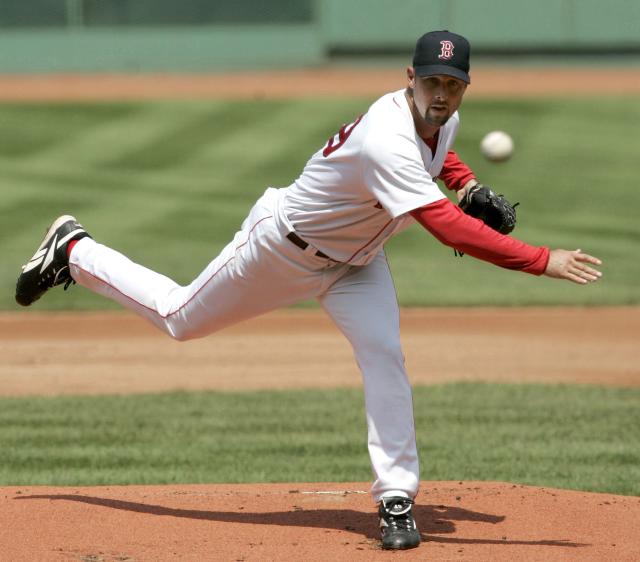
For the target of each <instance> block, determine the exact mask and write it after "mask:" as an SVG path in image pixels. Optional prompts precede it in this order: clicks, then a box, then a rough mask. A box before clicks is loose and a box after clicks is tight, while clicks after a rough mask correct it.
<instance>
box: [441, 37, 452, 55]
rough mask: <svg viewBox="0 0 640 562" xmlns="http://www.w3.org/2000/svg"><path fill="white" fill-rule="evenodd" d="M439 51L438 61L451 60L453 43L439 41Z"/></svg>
mask: <svg viewBox="0 0 640 562" xmlns="http://www.w3.org/2000/svg"><path fill="white" fill-rule="evenodd" d="M440 47H441V49H442V50H441V51H440V54H439V55H438V58H439V59H444V60H449V59H450V58H453V43H452V42H451V41H448V40H446V39H445V40H444V41H440Z"/></svg>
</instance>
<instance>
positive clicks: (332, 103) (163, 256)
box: [0, 98, 640, 309]
mask: <svg viewBox="0 0 640 562" xmlns="http://www.w3.org/2000/svg"><path fill="white" fill-rule="evenodd" d="M371 101H372V100H371V99H347V100H339V99H338V100H336V99H334V100H298V101H273V100H271V101H268V100H258V101H237V102H229V101H221V100H212V101H189V102H186V101H185V102H179V101H175V102H139V103H86V104H50V105H47V104H36V105H28V104H4V105H0V125H1V127H2V131H3V135H2V140H0V190H1V192H2V195H3V197H2V199H1V200H0V209H1V211H2V216H3V219H4V220H3V221H2V224H0V233H1V234H2V236H1V237H0V250H2V252H3V256H4V258H5V264H6V265H5V267H4V268H3V269H2V270H1V271H0V286H2V287H3V289H4V290H3V291H2V292H1V293H0V295H1V296H0V308H4V309H12V308H15V305H14V303H13V299H12V292H13V286H14V283H15V278H16V277H17V273H18V271H19V266H20V265H21V264H22V263H23V262H24V260H26V259H27V258H28V257H29V256H30V255H31V254H32V253H33V250H34V249H35V246H36V244H37V243H38V242H39V239H40V237H41V235H42V233H43V232H44V229H45V228H46V226H47V225H48V224H49V223H50V222H51V220H52V219H53V218H55V216H57V215H59V214H62V213H71V214H75V215H76V216H78V218H79V219H80V221H81V222H82V223H83V224H84V225H85V227H86V228H87V229H88V230H89V232H90V233H92V234H93V235H94V236H95V237H96V238H97V239H98V240H100V241H103V242H104V243H106V244H107V245H109V246H112V247H115V248H116V249H120V250H122V251H123V252H124V253H126V254H127V255H129V256H130V257H131V258H132V259H134V260H135V261H139V262H141V263H143V264H145V265H148V266H149V267H151V268H153V269H156V270H158V271H160V272H162V273H165V274H167V275H169V276H170V277H172V278H174V279H176V281H178V282H180V283H187V282H189V281H190V280H191V279H193V277H195V275H196V274H197V273H198V272H199V271H200V270H201V269H202V268H203V267H204V265H206V263H208V262H209V261H210V259H211V258H212V257H213V256H214V255H215V254H216V253H217V252H218V251H219V250H220V249H221V248H222V247H223V245H224V244H226V242H228V241H229V240H230V239H231V237H232V236H233V234H234V232H235V231H236V229H237V228H238V226H239V224H240V223H241V221H242V219H243V218H244V216H246V213H247V211H248V209H249V207H250V205H251V204H252V203H253V201H255V199H256V198H257V197H258V196H259V195H260V194H261V193H262V192H263V191H264V189H265V188H266V187H268V186H276V187H279V186H286V185H289V184H290V183H291V182H292V181H293V180H294V179H295V178H296V177H297V176H298V175H299V173H300V171H301V170H302V168H303V166H304V164H305V162H306V160H307V159H308V157H309V156H310V155H311V154H312V153H313V152H314V151H315V150H317V149H318V148H320V147H321V146H322V145H323V143H324V142H326V140H327V139H328V138H329V136H331V135H332V134H333V133H334V132H335V131H336V130H337V129H338V128H339V127H340V125H341V124H343V123H346V122H350V121H352V120H353V119H354V118H355V117H356V116H357V115H359V114H360V113H362V112H363V111H365V110H366V108H367V107H368V105H369V103H370V102H371ZM461 115H462V121H463V125H462V128H461V131H460V134H459V137H458V140H457V143H456V148H457V150H458V152H459V154H460V155H461V157H462V158H463V159H464V160H465V161H467V162H468V163H469V164H470V165H471V167H472V168H473V169H474V170H475V171H476V173H477V175H478V178H479V179H480V180H481V181H483V182H484V183H487V184H489V185H491V186H492V187H494V188H495V189H496V191H498V192H501V193H505V194H506V195H507V196H508V198H509V199H511V200H513V201H520V203H521V205H520V206H519V207H518V216H519V222H518V226H517V227H516V230H515V232H514V235H515V236H516V237H520V238H522V239H524V240H526V241H529V242H531V243H534V244H550V245H554V246H564V247H569V248H573V247H576V246H577V245H580V246H582V247H583V249H584V250H587V251H589V252H591V253H594V254H596V255H598V256H600V257H601V258H603V260H604V262H605V265H604V270H605V277H604V278H603V280H602V282H601V283H599V284H596V285H594V286H591V287H588V288H585V289H581V290H576V288H575V287H573V286H571V285H570V284H568V283H558V282H557V281H552V280H548V279H545V280H542V281H541V280H539V279H535V278H532V277H531V276H528V275H521V274H512V273H507V272H505V271H503V270H500V269H498V268H495V267H493V266H491V265H488V264H485V263H482V262H477V261H475V260H473V259H471V258H469V257H467V258H465V259H463V260H454V259H453V257H452V253H453V252H452V251H451V250H450V249H448V248H445V247H443V246H442V245H440V244H439V243H438V242H437V241H436V240H435V239H433V238H432V237H431V236H429V235H428V234H426V233H425V232H424V231H423V230H422V229H420V228H418V227H415V228H411V229H409V230H408V231H406V232H404V233H402V234H401V235H399V236H398V237H397V238H396V239H394V240H392V241H391V242H390V243H389V245H388V253H389V257H390V260H391V262H392V266H393V270H394V277H395V281H396V285H397V288H398V292H399V297H400V302H401V303H402V304H403V305H447V304H471V305H474V304H489V305H493V304H507V305H508V304H513V305H517V304H560V303H564V304H590V305H591V304H628V303H638V302H639V301H640V294H639V293H638V291H637V288H636V287H637V279H638V277H640V263H639V262H638V261H637V260H633V259H630V256H632V255H634V253H635V249H636V248H637V244H638V241H640V228H639V227H638V223H637V217H636V212H635V210H636V209H637V208H638V207H639V206H640V192H638V190H637V189H636V188H635V184H634V182H635V177H633V176H634V169H633V166H632V165H631V163H632V162H633V161H634V158H635V154H637V153H638V152H639V151H640V139H639V138H638V136H637V135H634V134H632V131H631V126H632V125H631V124H632V123H634V122H635V121H637V120H638V118H639V117H640V101H638V100H634V99H630V98H620V99H618V98H607V102H606V103H603V102H602V101H601V100H589V99H580V100H578V101H574V100H570V101H569V100H562V99H558V100H552V99H546V100H542V101H541V100H526V99H525V100H513V101H506V100H501V101H493V100H474V99H470V100H467V102H466V103H465V104H464V105H463V108H462V110H461ZM595 124H597V126H596V125H595ZM498 128H499V129H505V130H507V131H509V132H510V133H511V134H512V136H513V137H514V139H515V142H516V152H515V155H514V157H513V159H512V160H511V161H509V162H507V163H504V164H501V165H495V164H491V163H489V162H486V161H484V160H482V159H481V157H480V154H479V151H478V149H477V147H478V142H479V140H480V138H481V137H482V136H483V135H484V134H485V133H486V132H487V130H489V129H498ZM471 283H473V286H474V290H473V291H468V290H467V288H468V287H469V285H470V284H471ZM37 306H38V307H39V308H40V309H47V308H51V309H60V308H66V309H82V308H109V307H113V306H115V305H112V304H110V303H108V302H107V301H104V300H102V299H100V298H98V297H96V296H94V295H91V294H89V293H88V292H87V291H83V290H75V291H74V295H73V297H72V298H69V297H68V296H67V295H64V294H62V292H61V291H55V292H52V294H51V296H49V295H48V296H47V298H46V299H44V300H43V301H41V302H39V303H38V305H37Z"/></svg>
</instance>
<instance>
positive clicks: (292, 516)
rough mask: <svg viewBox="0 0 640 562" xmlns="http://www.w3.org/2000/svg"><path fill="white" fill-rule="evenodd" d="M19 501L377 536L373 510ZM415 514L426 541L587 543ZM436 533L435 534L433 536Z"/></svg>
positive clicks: (494, 518)
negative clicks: (466, 532)
mask: <svg viewBox="0 0 640 562" xmlns="http://www.w3.org/2000/svg"><path fill="white" fill-rule="evenodd" d="M14 499H16V500H45V499H46V500H64V501H73V502H80V503H85V504H89V505H97V506H101V507H108V508H111V509H119V510H123V511H131V512H135V513H146V514H149V515H157V516H163V517H180V518H186V519H198V520H205V521H219V522H222V523H248V524H251V525H278V526H283V527H311V528H321V529H337V530H340V531H343V530H346V531H350V532H352V533H354V534H358V535H362V536H364V537H366V538H368V539H378V538H379V533H378V529H377V527H376V523H377V517H376V516H375V514H374V513H371V512H362V511H354V510H352V509H309V510H305V509H302V508H294V510H293V511H274V512H266V513H254V512H245V511H242V512H235V511H201V510H193V509H176V508H172V507H165V506H161V505H151V504H144V503H135V502H128V501H123V500H115V499H108V498H98V497H93V496H82V495H76V494H43V495H32V496H20V497H16V498H14ZM414 516H415V518H416V521H417V523H418V527H419V528H420V529H421V531H422V538H423V540H425V541H431V542H439V543H448V544H504V545H532V546H561V547H572V548H577V547H583V546H589V545H587V544H581V543H575V542H571V541H567V540H539V541H519V540H492V539H472V538H462V537H440V536H437V535H440V534H451V533H455V532H456V526H455V521H476V522H480V523H487V524H493V525H495V524H497V523H501V522H502V521H504V520H505V516H503V515H491V514H488V513H480V512H477V511H470V510H468V509H462V508H460V507H448V506H444V505H437V506H436V505H416V506H415V507H414ZM434 535H436V536H434Z"/></svg>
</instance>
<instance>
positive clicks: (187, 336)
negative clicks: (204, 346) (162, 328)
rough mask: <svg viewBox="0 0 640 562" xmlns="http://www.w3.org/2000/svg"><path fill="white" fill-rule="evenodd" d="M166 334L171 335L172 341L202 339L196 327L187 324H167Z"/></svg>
mask: <svg viewBox="0 0 640 562" xmlns="http://www.w3.org/2000/svg"><path fill="white" fill-rule="evenodd" d="M166 332H167V334H169V336H170V337H171V339H174V340H176V341H181V342H182V341H189V340H193V339H196V338H198V337H201V335H200V334H199V333H198V331H197V330H195V329H194V327H192V326H189V325H186V324H173V323H167V325H166Z"/></svg>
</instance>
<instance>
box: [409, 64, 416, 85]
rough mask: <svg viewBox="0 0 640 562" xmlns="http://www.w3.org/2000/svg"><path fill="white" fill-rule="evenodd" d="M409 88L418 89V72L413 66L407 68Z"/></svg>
mask: <svg viewBox="0 0 640 562" xmlns="http://www.w3.org/2000/svg"><path fill="white" fill-rule="evenodd" d="M407 86H408V87H409V88H411V89H412V90H413V89H414V88H415V87H416V71H415V70H414V69H413V66H407Z"/></svg>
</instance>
